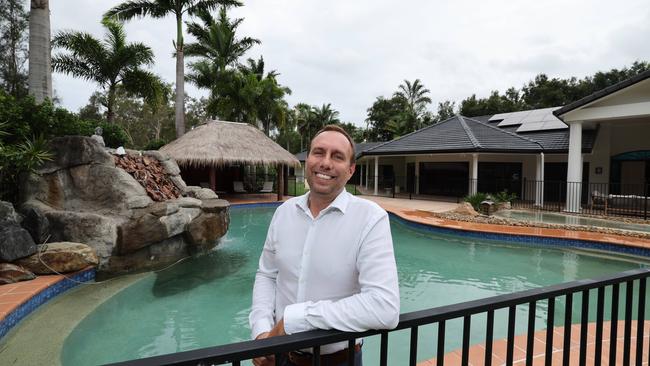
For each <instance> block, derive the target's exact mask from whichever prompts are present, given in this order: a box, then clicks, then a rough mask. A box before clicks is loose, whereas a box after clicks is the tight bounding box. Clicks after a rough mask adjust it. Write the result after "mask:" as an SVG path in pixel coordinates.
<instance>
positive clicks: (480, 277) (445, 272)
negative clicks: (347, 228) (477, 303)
mask: <svg viewBox="0 0 650 366" xmlns="http://www.w3.org/2000/svg"><path fill="white" fill-rule="evenodd" d="M273 211H274V208H269V207H266V208H265V207H258V208H233V209H232V210H231V226H230V231H229V233H228V235H227V237H226V238H225V239H224V240H223V242H222V244H221V245H220V246H219V247H218V250H216V251H214V252H213V253H211V254H210V255H208V256H205V257H202V258H199V259H196V260H192V261H186V262H182V263H180V264H178V265H176V266H174V267H172V268H170V269H168V270H165V271H162V272H159V273H152V274H150V275H147V276H145V277H144V278H143V279H141V280H139V281H138V282H136V283H135V284H133V285H131V286H130V287H128V288H126V289H124V290H122V291H121V292H119V293H118V294H117V295H115V296H113V297H111V298H109V299H108V300H107V301H105V302H104V303H103V304H102V305H100V306H99V307H98V308H97V309H96V310H95V311H94V312H92V313H91V314H90V315H89V316H87V317H86V318H85V319H84V320H82V321H81V322H80V324H79V325H78V326H77V327H76V328H75V329H74V331H73V332H72V333H71V334H70V335H69V336H68V338H67V339H66V340H65V342H64V346H63V349H62V355H61V361H62V363H63V364H64V365H86V364H98V363H108V362H116V361H120V360H127V359H134V358H140V357H146V356H152V355H158V354H164V353H171V352H178V351H184V350H190V349H196V348H201V347H209V346H213V345H219V344H226V343H231V342H237V341H242V340H247V339H248V337H249V329H248V312H249V307H250V301H251V290H252V285H253V280H254V274H255V269H256V267H257V259H258V257H259V254H260V252H261V247H262V244H263V241H264V237H265V235H266V228H267V227H268V223H269V222H270V219H271V216H272V214H273ZM391 228H392V231H393V237H394V242H395V252H396V259H397V264H398V271H399V278H400V292H401V301H402V312H409V311H415V310H421V309H426V308H431V307H436V306H442V305H447V304H452V303H457V302H462V301H468V300H473V299H478V298H483V297H488V296H493V295H498V294H503V293H509V292H513V291H521V290H525V289H529V288H534V287H539V286H544V285H549V284H554V283H559V282H565V281H571V280H576V279H582V278H593V277H597V276H601V275H604V274H607V273H615V272H621V271H624V270H628V269H632V268H639V267H641V266H647V265H648V264H647V262H644V261H643V260H641V259H633V258H625V257H620V256H610V255H605V254H596V253H590V252H585V251H579V250H559V249H555V248H546V247H541V246H536V245H531V244H527V245H517V244H513V243H505V244H504V243H503V242H498V241H489V240H483V239H473V238H468V237H463V236H458V235H441V234H436V233H432V232H429V231H426V230H420V229H417V228H413V227H412V226H410V225H406V224H405V223H403V222H402V221H401V220H391ZM65 296H74V293H71V294H68V295H65ZM560 303H561V302H560ZM556 308H557V309H558V313H556V314H560V313H559V311H561V309H562V308H563V306H559V305H558V306H556ZM649 313H650V312H649ZM537 314H538V315H537V316H538V323H539V324H538V326H540V327H543V326H544V324H543V319H545V309H544V308H543V304H540V308H538V311H537ZM500 317H505V314H499V313H497V315H496V321H495V324H499V319H500ZM517 318H518V319H522V320H524V321H521V322H518V323H517V326H518V333H521V329H523V327H524V326H525V324H523V323H525V319H526V317H525V312H524V309H518V313H517ZM562 318H563V316H561V315H556V319H562ZM472 324H473V330H472V343H476V342H480V340H481V337H482V335H483V334H484V329H481V321H480V319H477V320H476V321H474V320H473V321H472ZM447 327H448V333H447V350H451V349H454V348H457V347H458V345H459V344H460V328H461V326H460V323H456V322H453V321H452V322H450V323H448V325H447ZM433 329H434V328H430V327H423V328H421V330H420V335H421V337H420V342H421V343H420V345H419V347H418V349H419V350H420V352H419V359H426V358H429V357H432V356H433V350H432V348H433V347H432V346H431V345H433V344H435V343H434V341H433V340H432V339H433V337H431V338H429V337H427V336H426V334H434V332H433ZM503 336H505V329H499V328H497V329H495V338H497V337H503ZM408 339H409V338H408V332H406V333H405V332H396V333H395V334H392V333H391V335H390V343H389V344H390V351H389V360H392V361H389V364H402V362H398V361H396V360H398V359H402V358H401V357H403V356H405V355H406V353H407V352H408V346H407V345H408ZM364 349H366V350H367V351H366V352H364V362H366V364H368V365H373V364H376V363H377V361H376V359H375V358H376V357H377V354H378V352H375V351H373V350H376V349H378V339H375V338H370V339H367V340H366V344H365V346H364Z"/></svg>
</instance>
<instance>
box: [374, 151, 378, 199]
mask: <svg viewBox="0 0 650 366" xmlns="http://www.w3.org/2000/svg"><path fill="white" fill-rule="evenodd" d="M378 190H379V156H375V196H376V195H377V191H378Z"/></svg>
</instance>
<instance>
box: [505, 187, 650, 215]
mask: <svg viewBox="0 0 650 366" xmlns="http://www.w3.org/2000/svg"><path fill="white" fill-rule="evenodd" d="M513 205H514V206H515V207H521V208H535V209H541V210H546V211H567V210H568V211H575V212H580V213H583V214H590V215H605V216H636V217H641V218H643V219H646V220H647V219H648V218H650V215H649V214H650V183H638V184H620V183H580V182H566V181H535V180H525V179H524V181H523V184H522V194H521V196H519V198H518V199H517V200H515V201H514V202H513Z"/></svg>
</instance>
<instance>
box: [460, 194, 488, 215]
mask: <svg viewBox="0 0 650 366" xmlns="http://www.w3.org/2000/svg"><path fill="white" fill-rule="evenodd" d="M489 198H492V196H490V195H489V194H487V193H482V192H478V193H474V194H472V195H469V196H466V197H465V198H464V199H463V201H465V202H469V204H470V205H472V207H474V209H475V210H476V211H479V210H480V208H481V207H480V206H481V202H483V201H485V200H486V199H489Z"/></svg>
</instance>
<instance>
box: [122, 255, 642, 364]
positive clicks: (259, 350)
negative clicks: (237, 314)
mask: <svg viewBox="0 0 650 366" xmlns="http://www.w3.org/2000/svg"><path fill="white" fill-rule="evenodd" d="M649 276H650V268H639V269H634V270H630V271H625V272H621V273H617V274H614V275H607V276H603V277H600V278H596V279H586V280H578V281H572V282H567V283H561V284H557V285H553V286H548V287H543V288H536V289H531V290H527V291H522V292H516V293H511V294H504V295H498V296H493V297H488V298H484V299H479V300H473V301H468V302H463V303H458V304H453V305H447V306H441V307H437V308H432V309H427V310H421V311H415V312H411V313H405V314H402V315H401V316H400V322H399V324H398V325H397V328H395V329H394V330H399V329H406V328H411V327H414V326H419V325H424V324H430V323H435V322H439V321H442V320H449V319H455V318H458V317H462V316H466V315H473V314H478V313H482V312H486V311H490V310H497V309H503V308H507V307H510V306H515V305H520V304H526V303H529V302H531V301H539V300H544V299H549V298H553V297H557V296H562V295H566V294H568V293H576V292H581V291H584V290H590V289H595V288H600V287H603V286H608V285H613V284H617V283H622V282H627V281H633V280H636V279H640V278H646V277H649ZM382 332H384V331H381V330H370V331H366V332H362V333H348V332H340V331H336V330H314V331H309V332H303V333H297V334H293V335H289V336H285V337H275V338H267V339H262V340H257V341H244V342H239V343H231V344H227V345H222V346H215V347H208V348H202V349H197V350H192V351H185V352H178V353H173V354H168V355H161V356H154V357H149V358H144V359H138V360H131V361H124V362H118V363H114V364H111V365H112V366H118V365H119V366H149V365H197V360H201V362H207V363H224V362H230V361H232V360H236V359H248V358H252V357H253V358H254V357H259V356H263V355H268V354H274V353H283V352H289V351H292V350H295V349H302V348H309V347H313V346H317V345H325V344H330V343H335V342H340V341H346V340H349V339H354V338H362V337H367V336H371V335H376V334H380V333H382Z"/></svg>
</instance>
